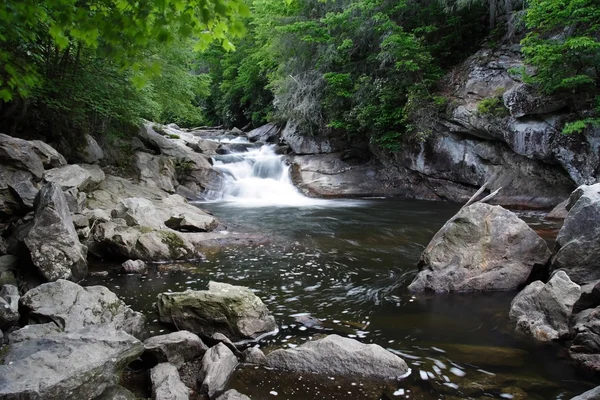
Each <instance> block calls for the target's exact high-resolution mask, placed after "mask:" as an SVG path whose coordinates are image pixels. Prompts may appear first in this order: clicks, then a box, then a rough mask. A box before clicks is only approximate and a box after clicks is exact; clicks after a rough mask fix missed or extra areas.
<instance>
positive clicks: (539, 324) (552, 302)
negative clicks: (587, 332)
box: [509, 271, 581, 342]
mask: <svg viewBox="0 0 600 400" xmlns="http://www.w3.org/2000/svg"><path fill="white" fill-rule="evenodd" d="M580 295H581V287H580V286H579V285H577V284H576V283H573V282H572V281H571V280H570V279H569V277H568V276H567V274H565V273H564V272H563V271H558V272H557V273H555V274H554V276H552V279H550V281H548V283H546V284H544V283H543V282H541V281H535V282H533V283H531V284H530V285H528V286H527V287H526V288H525V289H523V290H522V291H521V292H520V293H519V294H517V296H516V297H515V298H514V299H513V301H512V303H511V305H510V313H509V317H510V320H511V322H512V323H513V324H515V326H516V328H515V329H516V330H517V331H519V332H522V333H524V334H526V335H528V336H531V337H533V338H534V339H536V340H538V341H540V342H549V341H552V340H557V339H562V338H564V337H565V336H567V335H568V334H569V320H570V318H571V314H572V313H573V306H574V305H575V303H576V302H577V300H578V299H579V296H580Z"/></svg>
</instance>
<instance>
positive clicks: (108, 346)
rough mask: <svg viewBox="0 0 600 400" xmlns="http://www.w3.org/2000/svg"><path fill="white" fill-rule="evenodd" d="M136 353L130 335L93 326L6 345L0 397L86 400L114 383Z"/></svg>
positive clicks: (137, 343)
mask: <svg viewBox="0 0 600 400" xmlns="http://www.w3.org/2000/svg"><path fill="white" fill-rule="evenodd" d="M142 351H143V346H142V344H141V342H140V341H138V340H137V339H135V338H134V337H132V336H130V335H128V334H126V333H124V332H121V331H115V330H111V329H98V328H93V329H89V328H87V329H82V330H78V331H73V332H63V333H58V334H55V335H51V336H46V337H44V338H39V339H31V340H26V341H23V342H19V343H15V344H11V345H9V346H8V348H7V349H6V350H5V352H4V354H3V362H4V365H0V398H3V399H44V400H65V399H92V398H95V397H97V396H99V395H101V394H102V393H103V392H104V390H105V389H106V388H108V387H110V386H113V385H115V384H116V383H117V382H118V380H119V372H120V370H121V369H122V368H123V367H125V366H126V365H127V364H128V363H129V362H131V361H132V360H134V359H136V358H137V357H138V356H139V355H140V354H141V353H142Z"/></svg>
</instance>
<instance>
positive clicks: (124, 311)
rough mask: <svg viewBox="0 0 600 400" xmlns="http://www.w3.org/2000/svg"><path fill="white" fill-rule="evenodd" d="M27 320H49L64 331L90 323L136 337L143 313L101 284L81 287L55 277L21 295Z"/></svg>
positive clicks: (31, 321)
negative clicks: (54, 280) (134, 309)
mask: <svg viewBox="0 0 600 400" xmlns="http://www.w3.org/2000/svg"><path fill="white" fill-rule="evenodd" d="M21 304H22V306H23V307H24V308H25V309H26V310H27V315H28V318H29V321H30V323H35V322H48V321H52V322H54V323H55V324H56V325H58V326H59V327H60V328H62V329H63V330H64V331H65V332H70V331H75V330H78V329H82V328H85V327H90V326H111V327H112V328H114V329H117V330H122V331H125V332H127V333H129V334H131V335H134V336H139V335H140V333H141V332H142V330H143V328H144V324H145V318H144V316H143V315H142V314H141V313H139V312H136V311H133V310H132V309H131V308H129V307H128V306H126V305H125V303H124V302H123V301H122V300H120V299H119V298H118V297H117V296H116V295H115V294H114V293H113V292H111V291H110V290H108V289H107V288H105V287H104V286H88V287H82V286H79V285H78V284H76V283H73V282H70V281H66V280H58V281H56V282H51V283H45V284H43V285H40V286H38V287H36V288H35V289H31V290H30V291H28V292H27V293H25V295H23V297H22V298H21Z"/></svg>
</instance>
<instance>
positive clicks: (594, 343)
mask: <svg viewBox="0 0 600 400" xmlns="http://www.w3.org/2000/svg"><path fill="white" fill-rule="evenodd" d="M573 331H574V334H575V338H574V339H573V342H572V343H571V347H570V348H569V355H570V357H571V358H572V359H573V360H574V361H575V362H576V363H577V364H578V365H579V366H580V367H581V368H583V369H585V370H586V371H587V372H591V373H593V374H596V375H597V374H599V373H600V307H596V308H590V309H587V310H584V311H582V312H580V313H579V314H577V315H575V317H574V318H573Z"/></svg>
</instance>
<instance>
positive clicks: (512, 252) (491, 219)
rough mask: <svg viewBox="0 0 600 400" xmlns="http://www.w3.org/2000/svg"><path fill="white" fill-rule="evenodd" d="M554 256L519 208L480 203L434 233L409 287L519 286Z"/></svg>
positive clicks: (487, 288) (466, 288)
mask: <svg viewBox="0 0 600 400" xmlns="http://www.w3.org/2000/svg"><path fill="white" fill-rule="evenodd" d="M549 257H550V251H549V250H548V246H547V245H546V242H545V241H544V240H543V239H542V238H540V237H539V236H538V234H537V233H535V232H534V231H533V230H532V229H531V228H530V227H529V226H527V224H526V223H525V222H524V221H523V220H521V219H519V218H518V217H517V216H516V215H515V214H514V213H512V212H510V211H508V210H506V209H504V208H502V207H500V206H491V205H489V204H484V203H475V204H472V205H470V206H468V207H464V208H462V209H461V210H460V211H459V212H458V213H457V214H456V215H455V216H454V217H452V218H451V219H450V220H449V221H448V222H447V223H446V224H445V225H444V226H443V227H442V229H440V230H439V231H438V232H437V233H436V234H435V236H434V237H433V239H432V240H431V242H430V243H429V244H428V245H427V247H426V248H425V251H423V254H421V258H420V260H419V264H418V266H419V272H418V274H417V276H416V277H415V279H414V280H413V282H412V283H411V284H410V285H409V287H408V289H409V290H410V291H411V292H422V291H426V290H430V291H434V292H465V291H495V290H514V289H516V288H518V287H519V286H520V285H523V284H524V283H525V282H526V281H527V279H528V277H529V275H530V274H531V272H532V270H533V269H534V268H536V267H541V266H544V265H545V264H546V262H547V261H548V258H549Z"/></svg>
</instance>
